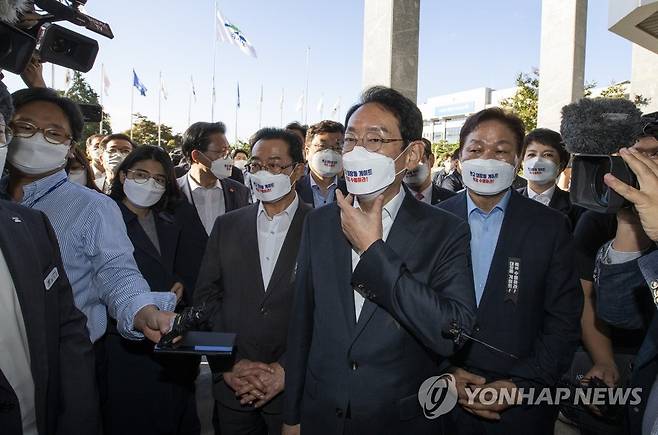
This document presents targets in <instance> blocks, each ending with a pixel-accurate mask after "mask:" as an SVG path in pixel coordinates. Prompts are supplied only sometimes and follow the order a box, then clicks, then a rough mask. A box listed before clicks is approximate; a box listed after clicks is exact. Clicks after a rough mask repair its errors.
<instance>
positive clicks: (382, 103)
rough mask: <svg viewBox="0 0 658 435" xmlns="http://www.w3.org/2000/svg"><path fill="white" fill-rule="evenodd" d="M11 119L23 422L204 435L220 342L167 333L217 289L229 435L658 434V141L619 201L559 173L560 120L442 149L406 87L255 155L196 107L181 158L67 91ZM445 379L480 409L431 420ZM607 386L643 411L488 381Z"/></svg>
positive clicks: (14, 421)
mask: <svg viewBox="0 0 658 435" xmlns="http://www.w3.org/2000/svg"><path fill="white" fill-rule="evenodd" d="M0 112H1V113H0V171H1V172H2V173H3V177H2V179H1V181H0V197H1V198H2V199H1V200H0V220H2V222H4V223H3V224H2V225H0V349H1V351H0V432H1V433H2V434H11V435H13V434H24V435H33V434H41V435H44V434H62V435H63V434H100V433H102V434H104V435H113V434H117V435H127V434H128V435H129V434H153V435H156V434H157V435H165V434H181V435H182V434H189V435H194V434H199V433H200V430H201V422H200V420H199V416H198V413H197V403H196V399H195V388H196V387H195V382H196V380H197V376H198V373H199V364H200V357H199V356H195V355H185V356H181V355H168V354H159V353H155V352H154V343H157V342H158V341H159V340H160V339H161V338H162V336H163V335H164V334H166V333H168V332H169V330H170V328H171V325H172V323H173V320H174V317H175V316H176V313H180V312H181V311H182V310H183V309H184V308H186V307H198V306H202V305H203V306H205V307H208V309H209V310H210V313H211V315H210V321H209V322H208V326H207V329H209V330H212V331H216V332H231V333H236V334H237V336H236V337H237V338H236V343H235V348H234V353H233V356H232V359H231V360H230V361H228V364H227V361H226V357H208V358H207V359H208V363H209V364H210V367H211V369H212V373H213V376H212V391H213V396H214V400H215V405H214V412H213V421H212V424H213V426H214V431H215V433H216V434H222V435H237V434H263V435H265V434H270V435H272V434H279V433H285V434H298V433H304V434H312V435H322V434H354V435H360V434H378V435H380V434H441V433H445V434H528V433H532V434H552V433H560V432H558V431H559V429H558V428H559V425H560V424H562V425H567V426H571V427H577V428H578V429H579V430H580V433H582V434H593V433H596V434H607V433H610V434H625V433H630V434H644V435H649V434H655V433H657V431H658V423H657V420H658V378H657V377H656V375H657V373H658V320H656V319H658V317H657V316H655V310H656V304H658V261H657V260H658V258H657V257H656V253H655V247H656V242H657V241H658V140H657V139H656V137H655V136H652V135H650V134H645V135H643V136H641V137H638V139H637V142H636V144H635V145H634V146H633V147H631V148H629V149H625V148H624V149H622V150H621V151H620V155H621V156H622V158H623V159H624V161H625V162H626V163H627V164H628V166H629V167H630V168H631V170H632V171H633V172H634V173H635V174H636V175H637V178H638V182H639V184H638V185H637V186H629V185H627V184H625V183H623V182H621V181H619V180H617V179H616V178H614V177H612V176H609V175H608V176H606V179H605V182H606V183H607V184H608V186H610V188H612V189H614V190H615V191H617V192H618V193H620V194H621V195H623V196H624V197H625V198H626V199H627V200H629V201H631V202H632V203H633V204H634V207H632V208H624V209H622V210H621V211H620V212H619V213H618V214H617V215H614V214H611V215H603V214H597V213H594V212H593V211H587V210H585V209H583V208H580V207H578V206H576V205H574V204H572V203H571V201H570V196H569V192H567V191H565V190H563V189H562V188H561V187H559V186H558V184H560V183H559V180H560V177H561V176H563V173H564V171H565V169H566V168H567V167H568V165H569V161H570V155H569V153H568V152H567V151H566V150H565V148H564V144H563V142H562V138H561V136H560V134H559V133H557V132H555V131H552V130H549V129H543V128H539V129H535V130H533V131H530V132H526V130H525V126H524V124H523V122H522V121H521V120H520V119H519V118H518V117H517V116H516V115H514V114H512V113H509V112H507V111H504V110H502V109H500V108H496V107H493V108H488V109H484V110H482V111H480V112H477V113H475V114H473V115H471V116H470V117H469V118H468V119H467V120H466V123H465V124H464V126H463V127H462V129H461V132H460V136H459V147H458V149H457V150H456V151H455V152H454V154H452V155H450V156H447V158H446V159H445V160H442V161H437V160H439V159H437V158H436V156H435V155H434V154H433V152H432V144H431V143H430V142H429V141H428V140H427V139H424V138H423V137H422V129H423V119H422V115H421V112H420V110H419V109H418V107H417V106H416V105H415V103H413V102H412V101H410V100H409V99H407V98H406V97H404V96H403V95H402V94H400V93H398V92H397V91H395V90H393V89H390V88H385V87H373V88H370V89H368V90H366V91H364V93H363V94H362V96H361V98H360V100H359V101H358V102H357V103H356V104H354V105H353V106H352V107H351V108H350V110H349V111H348V112H347V115H346V117H345V123H344V124H341V123H339V122H335V121H330V120H325V121H321V122H319V123H317V124H314V125H311V126H308V127H307V126H304V125H301V124H299V123H291V124H289V125H288V126H286V128H262V129H260V130H258V131H257V132H255V133H254V134H253V136H252V137H251V138H250V141H249V145H250V148H249V149H242V148H235V149H232V148H231V146H230V144H229V142H228V140H227V139H226V128H225V126H224V124H223V123H221V122H197V123H194V124H192V125H191V126H189V128H188V129H187V130H186V131H185V133H184V135H183V138H182V143H181V146H180V149H178V150H175V151H174V152H172V153H171V155H170V153H168V152H166V151H165V150H164V149H162V148H160V147H158V146H153V145H149V144H137V143H135V142H134V141H133V140H131V139H130V137H128V136H126V135H124V134H110V135H92V136H90V137H88V138H86V143H83V142H82V139H83V137H82V132H83V127H84V122H83V117H82V115H81V113H80V110H79V108H78V107H77V105H76V104H75V103H73V102H72V101H70V100H69V99H67V98H65V97H62V96H60V95H59V94H58V93H57V92H56V91H54V90H52V89H48V88H45V87H31V88H28V89H22V90H18V91H16V92H14V93H13V94H12V95H10V94H9V91H8V90H7V89H6V87H5V86H4V85H2V84H1V82H0ZM652 117H653V118H652ZM656 118H657V116H656V114H653V115H648V117H647V118H646V119H647V120H648V121H647V122H650V121H651V122H656V121H658V120H656ZM5 162H6V164H5ZM561 185H562V186H565V185H567V186H568V177H567V181H566V183H563V184H561ZM455 330H457V331H465V332H466V333H467V334H468V335H469V337H473V339H472V340H466V341H465V342H464V341H463V340H458V339H457V338H456V337H455ZM458 335H459V334H458ZM443 373H450V374H451V375H452V377H453V379H454V380H455V386H456V390H457V394H458V399H459V400H458V403H457V405H456V406H455V407H454V409H452V410H451V411H450V412H448V413H447V414H446V415H443V416H441V417H440V418H428V417H427V410H428V408H427V405H423V403H422V400H419V389H420V387H421V385H422V384H423V383H424V382H425V380H427V379H429V378H432V377H433V376H438V375H441V374H443ZM592 381H597V382H602V383H603V384H605V385H606V386H609V387H616V386H640V387H642V388H643V390H642V395H641V397H642V400H641V403H640V404H637V405H635V406H627V407H626V408H624V409H623V410H622V411H623V413H621V414H620V413H617V414H615V415H614V416H612V417H611V416H610V415H609V414H610V413H606V412H604V410H602V409H598V408H590V409H587V408H579V409H575V408H574V407H569V406H558V404H549V403H544V404H536V405H528V404H519V405H509V404H501V403H490V402H488V401H487V400H485V399H486V398H485V397H483V396H481V395H479V394H478V393H477V391H481V390H483V389H488V390H489V391H491V390H494V391H498V392H502V391H517V390H518V389H521V388H524V389H528V388H538V389H540V388H549V389H555V388H556V387H557V386H559V385H565V384H571V385H587V384H588V383H589V382H592ZM556 422H558V423H557V425H556Z"/></svg>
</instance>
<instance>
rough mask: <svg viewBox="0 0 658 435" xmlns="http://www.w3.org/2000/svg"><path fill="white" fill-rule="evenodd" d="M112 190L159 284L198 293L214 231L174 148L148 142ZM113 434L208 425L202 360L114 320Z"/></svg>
mask: <svg viewBox="0 0 658 435" xmlns="http://www.w3.org/2000/svg"><path fill="white" fill-rule="evenodd" d="M116 173H117V176H116V177H115V178H114V180H113V183H112V188H111V192H110V197H112V198H113V199H114V200H115V201H116V202H117V204H118V206H119V208H120V209H121V212H122V214H123V219H124V221H125V224H126V230H127V232H128V236H129V237H130V239H131V241H132V243H133V246H134V249H135V250H134V257H135V261H136V263H137V266H138V267H139V270H140V272H141V273H142V275H143V276H144V279H146V281H147V282H148V284H149V286H150V288H151V291H171V292H174V293H176V296H177V298H178V300H179V307H181V306H183V305H185V304H186V303H187V301H191V300H192V299H191V296H192V295H191V291H192V289H193V288H194V285H195V282H194V280H195V278H196V275H197V274H198V270H199V266H200V263H201V258H202V256H203V252H204V248H205V242H206V239H207V237H206V233H205V230H204V229H203V226H201V223H200V222H198V219H194V212H193V210H192V209H191V206H190V205H189V204H188V203H187V202H186V201H183V200H181V199H180V193H179V190H178V185H177V184H176V178H175V177H174V167H173V164H172V162H171V159H170V157H169V155H168V154H167V153H166V152H165V151H164V150H163V149H162V148H160V147H155V146H148V145H144V146H141V147H139V148H137V149H135V150H134V151H133V152H131V153H130V154H129V155H128V156H127V157H126V159H125V160H124V161H123V162H122V163H121V164H120V165H119V167H118V168H117V172H116ZM106 349H107V366H108V370H107V373H108V375H107V380H106V386H105V387H106V388H107V400H105V401H104V404H103V411H104V415H103V418H104V433H105V435H115V434H116V435H118V434H121V435H130V434H140V435H144V434H152V435H156V434H157V435H164V434H185V435H187V434H190V435H192V434H194V435H198V434H199V431H200V425H199V419H198V417H197V413H196V402H195V397H194V396H195V389H194V380H195V378H196V375H197V372H198V364H199V360H198V359H197V358H196V357H193V356H192V357H189V356H178V355H176V356H171V355H161V354H157V355H156V354H154V353H153V344H152V343H150V342H149V341H148V340H144V341H141V342H136V341H130V340H126V339H124V338H122V337H121V336H119V334H118V333H117V332H116V329H113V328H111V327H110V328H108V335H107V338H106Z"/></svg>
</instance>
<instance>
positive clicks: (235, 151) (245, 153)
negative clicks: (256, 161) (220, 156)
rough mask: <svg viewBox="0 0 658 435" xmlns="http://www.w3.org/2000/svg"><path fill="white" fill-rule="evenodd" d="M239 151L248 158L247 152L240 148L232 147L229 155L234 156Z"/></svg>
mask: <svg viewBox="0 0 658 435" xmlns="http://www.w3.org/2000/svg"><path fill="white" fill-rule="evenodd" d="M240 153H242V154H244V155H245V157H246V158H249V152H248V151H247V150H245V149H242V148H236V149H234V150H233V152H232V153H231V157H233V158H235V156H237V155H238V154H240Z"/></svg>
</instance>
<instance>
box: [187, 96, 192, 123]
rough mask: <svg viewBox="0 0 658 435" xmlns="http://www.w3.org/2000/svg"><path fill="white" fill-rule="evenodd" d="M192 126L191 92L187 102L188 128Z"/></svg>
mask: <svg viewBox="0 0 658 435" xmlns="http://www.w3.org/2000/svg"><path fill="white" fill-rule="evenodd" d="M190 125H192V92H191V91H190V97H189V98H188V102H187V126H188V127H189V126H190Z"/></svg>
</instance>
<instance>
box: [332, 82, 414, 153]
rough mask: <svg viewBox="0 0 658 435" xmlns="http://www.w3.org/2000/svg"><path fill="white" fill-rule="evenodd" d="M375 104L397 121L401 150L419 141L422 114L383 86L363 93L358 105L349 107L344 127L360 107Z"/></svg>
mask: <svg viewBox="0 0 658 435" xmlns="http://www.w3.org/2000/svg"><path fill="white" fill-rule="evenodd" d="M369 103H376V104H379V105H380V106H382V107H384V108H385V109H386V110H387V111H388V112H390V113H391V114H393V116H395V117H396V118H397V120H398V127H399V129H400V135H401V136H402V140H403V142H404V143H403V144H402V149H404V148H406V147H407V145H409V144H410V143H411V142H413V141H415V140H420V139H421V138H422V136H423V114H422V113H421V111H420V109H419V108H418V106H416V104H415V103H414V102H413V101H411V100H410V99H409V98H407V97H405V96H404V95H402V94H401V93H399V92H398V91H396V90H395V89H391V88H387V87H385V86H373V87H371V88H369V89H366V90H365V91H363V94H361V98H360V100H359V102H358V103H356V104H355V105H353V106H352V107H350V109H349V110H348V111H347V114H346V115H345V125H348V124H349V121H350V118H351V117H352V115H353V114H354V112H356V111H357V109H359V108H360V107H361V106H363V105H365V104H369Z"/></svg>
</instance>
